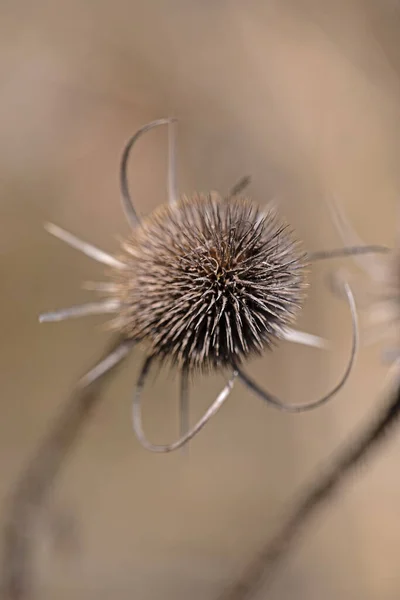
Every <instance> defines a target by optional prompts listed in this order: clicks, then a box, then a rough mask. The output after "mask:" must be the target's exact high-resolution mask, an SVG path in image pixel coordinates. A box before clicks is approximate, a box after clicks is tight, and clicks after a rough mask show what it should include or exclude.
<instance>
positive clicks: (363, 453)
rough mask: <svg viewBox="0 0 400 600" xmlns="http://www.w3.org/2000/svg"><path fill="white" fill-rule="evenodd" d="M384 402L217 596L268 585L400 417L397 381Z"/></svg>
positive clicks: (242, 599)
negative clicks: (312, 522) (312, 523)
mask: <svg viewBox="0 0 400 600" xmlns="http://www.w3.org/2000/svg"><path fill="white" fill-rule="evenodd" d="M397 385H398V388H397V390H396V391H394V392H393V394H392V397H391V398H390V400H389V401H388V403H387V406H386V407H385V408H384V409H383V410H382V411H381V413H380V414H378V415H377V416H376V417H375V419H374V420H373V422H372V423H370V424H369V425H368V426H367V427H366V428H365V429H363V430H361V431H360V432H358V433H356V434H354V436H353V438H352V439H351V441H350V443H349V444H347V445H345V447H344V448H343V449H339V452H338V453H337V456H336V460H333V462H332V465H331V466H330V467H328V468H327V470H326V471H325V472H324V473H322V474H321V475H320V476H319V477H317V479H316V480H315V481H314V482H313V483H311V484H310V485H309V486H308V488H306V490H305V493H304V494H303V498H302V499H300V501H299V503H298V505H297V507H295V509H294V510H293V511H292V514H291V515H290V516H289V517H288V519H287V520H286V522H285V523H284V524H283V526H282V527H281V528H280V531H279V532H278V533H277V535H276V536H275V537H274V538H273V539H272V540H271V541H269V542H268V543H267V544H266V545H265V547H264V548H262V549H261V551H260V552H259V553H258V554H257V555H256V557H255V558H254V559H253V560H252V561H251V562H250V563H249V565H248V566H247V568H246V569H245V570H244V572H243V573H242V574H241V576H240V577H239V578H238V580H237V581H236V582H234V584H233V585H232V586H230V587H229V588H228V589H227V590H225V592H223V593H222V595H221V596H219V600H249V599H250V598H253V596H254V595H255V594H256V592H257V591H258V590H259V589H260V588H261V586H262V587H263V591H264V590H265V588H266V587H268V586H269V585H270V584H271V582H272V579H273V577H274V576H275V575H276V574H277V571H278V569H279V568H280V567H281V566H282V565H283V563H284V561H285V560H286V559H287V558H288V556H289V554H290V552H291V551H292V550H293V549H294V547H295V542H296V541H297V540H298V538H299V536H300V534H301V533H302V532H303V530H304V529H305V527H306V525H307V524H308V522H309V520H310V518H311V517H312V516H314V515H315V514H316V513H317V511H318V510H319V509H320V508H322V507H323V505H324V503H326V502H327V501H328V500H331V499H332V497H333V496H334V494H335V493H337V492H339V491H340V489H341V485H342V484H344V483H345V481H346V478H347V477H349V476H350V475H351V474H352V472H353V470H354V468H355V467H356V466H357V465H358V464H359V462H360V461H361V460H364V459H366V458H367V457H368V456H369V454H370V453H371V452H372V451H373V450H375V449H376V447H377V446H378V444H379V443H380V442H382V441H383V439H384V437H385V435H386V434H388V433H389V432H390V431H391V430H392V429H393V428H394V426H395V425H396V424H397V422H398V419H399V418H400V384H399V382H398V381H397Z"/></svg>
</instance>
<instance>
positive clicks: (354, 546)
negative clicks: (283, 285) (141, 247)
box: [0, 0, 400, 600]
mask: <svg viewBox="0 0 400 600" xmlns="http://www.w3.org/2000/svg"><path fill="white" fill-rule="evenodd" d="M0 28H1V36H0V40H1V41H0V48H1V51H0V81H1V93H0V139H1V144H0V186H1V200H0V217H1V220H0V230H1V235H0V261H1V275H2V284H1V291H2V295H1V301H0V308H1V311H0V315H1V316H0V320H1V346H0V358H1V362H0V365H1V367H0V372H1V390H2V398H1V419H0V469H1V477H0V494H1V496H2V498H5V497H6V494H7V492H8V491H9V490H10V487H11V486H12V484H13V483H14V482H15V481H16V478H17V476H18V474H19V472H20V470H21V468H22V467H23V465H24V464H25V462H26V461H27V459H28V457H29V456H30V455H31V453H32V451H33V450H34V448H35V447H36V444H37V443H38V442H39V440H40V439H41V437H42V435H43V434H44V432H45V431H46V429H47V427H48V426H49V424H50V423H51V421H52V418H53V417H54V416H55V414H56V413H57V410H58V409H59V408H60V407H61V406H62V404H63V403H64V402H66V401H67V398H68V394H69V391H70V390H71V388H72V386H73V385H74V383H75V381H76V380H77V378H78V377H79V375H81V374H82V372H83V371H84V370H85V369H87V368H89V367H90V366H91V365H92V364H93V362H94V361H95V360H96V359H97V358H98V357H99V356H100V354H101V352H102V351H103V350H104V347H105V346H106V344H107V340H108V334H107V333H106V332H105V331H104V330H103V329H102V323H103V321H104V319H102V318H96V317H94V318H88V319H84V320H75V321H70V322H65V323H60V324H50V325H39V323H38V319H37V316H38V313H39V312H41V311H44V310H50V309H54V308H58V307H62V306H68V305H70V304H74V303H79V302H84V301H86V299H88V298H90V297H91V296H90V293H89V292H85V291H84V290H82V289H81V287H80V286H81V282H82V281H83V280H85V279H89V280H93V279H96V278H99V279H100V278H101V275H102V269H101V267H100V266H99V265H97V264H96V263H93V262H92V261H91V260H90V259H87V258H85V257H83V256H81V255H80V254H79V253H77V252H76V251H74V250H73V249H71V248H68V247H66V246H65V245H63V244H62V243H61V242H59V241H58V240H56V239H52V238H51V237H50V236H49V235H47V234H46V232H45V231H44V230H43V228H42V223H43V222H44V221H47V220H48V221H53V222H55V223H57V224H59V225H60V226H62V227H64V228H66V229H68V230H70V231H72V232H74V233H75V234H76V235H78V236H81V237H82V238H84V239H86V240H88V241H90V242H93V243H94V244H97V245H99V246H100V247H102V248H104V249H105V250H108V251H114V250H116V249H117V248H118V236H124V235H126V234H127V233H128V231H129V229H128V226H127V224H126V222H125V220H124V216H123V213H122V210H121V207H120V203H119V189H118V166H119V159H120V154H121V151H122V147H123V145H124V143H125V141H126V140H127V138H128V137H129V136H130V135H131V134H132V133H133V132H134V131H135V130H136V129H137V128H138V127H139V126H141V125H142V124H144V123H146V122H147V121H150V120H152V119H154V118H159V117H163V116H168V115H175V116H176V117H178V119H179V126H178V144H179V156H178V163H179V165H178V166H179V186H180V189H181V191H185V192H191V191H193V190H204V191H207V190H209V189H217V190H220V191H222V192H224V191H226V190H228V189H229V187H230V186H232V185H233V184H234V183H235V182H236V180H238V179H239V178H240V177H241V176H242V175H246V174H250V175H251V176H252V184H251V187H250V189H249V192H250V193H251V196H252V197H253V198H254V199H255V200H256V201H257V202H259V203H260V204H266V203H267V202H269V201H270V200H272V199H274V198H275V199H277V200H278V201H279V203H280V208H281V210H282V213H283V214H284V216H285V217H286V218H287V219H288V220H289V221H290V222H291V223H292V225H293V226H294V227H295V228H296V230H297V232H298V235H299V237H300V238H302V239H303V240H304V242H305V245H306V247H307V248H308V249H310V250H314V249H322V248H329V247H333V246H335V245H337V244H338V243H339V239H338V237H337V234H336V233H335V230H334V228H333V225H332V224H331V222H330V220H329V214H328V213H327V210H326V205H325V204H324V201H323V199H324V197H325V196H326V195H327V194H329V193H334V194H336V197H337V198H338V199H340V202H342V203H343V204H344V205H345V207H346V210H347V213H348V215H349V217H350V219H351V220H352V222H353V223H354V225H355V226H356V228H357V229H358V231H359V232H360V234H361V235H362V236H363V237H364V238H365V240H367V241H369V242H371V243H372V242H373V243H387V244H392V243H393V240H394V235H395V227H394V217H395V214H396V211H395V203H396V202H397V198H398V194H399V180H398V179H399V178H398V166H399V159H398V156H399V148H400V144H399V140H400V108H399V106H400V104H399V100H400V86H399V80H398V73H399V68H400V42H399V39H400V38H399V33H400V10H399V3H398V2H396V1H395V0H381V1H380V2H373V1H372V0H370V1H369V2H368V1H361V0H359V1H357V0H336V1H335V2H334V1H333V0H331V1H329V0H322V1H321V0H315V1H313V0H292V1H287V0H284V1H277V0H275V1H273V0H271V1H261V0H259V1H257V0H250V1H247V2H239V1H228V0H215V1H214V2H211V1H210V0H202V1H200V0H186V1H184V0H164V1H163V0H157V1H153V2H152V1H149V2H138V1H136V0H129V1H128V0H114V1H113V2H107V1H105V0H97V1H96V2H93V1H89V0H86V1H84V0H70V1H67V0H58V1H55V2H52V3H50V2H45V1H44V0H37V1H36V2H30V1H29V0H13V2H9V1H7V0H3V1H2V2H1V3H0ZM166 147H167V144H166V131H164V130H163V129H160V130H157V131H154V132H152V133H150V134H148V136H146V137H145V138H143V140H141V141H140V143H138V145H137V147H136V148H135V150H134V152H133V156H132V163H131V166H130V181H131V187H132V190H133V194H134V197H135V201H136V206H137V207H138V210H139V211H140V213H141V214H145V213H147V212H148V211H150V210H151V209H152V208H154V207H155V206H157V205H158V204H159V203H160V202H164V201H165V200H166V175H165V174H166V160H167V157H166ZM339 264H340V263H338V262H336V263H335V264H332V265H331V267H333V266H335V267H336V266H338V265H339ZM328 269H329V265H328V264H324V265H320V266H318V268H315V269H314V270H313V271H312V274H311V283H312V287H311V291H310V297H309V300H308V302H307V305H306V307H305V309H304V312H303V314H302V316H301V319H300V321H299V327H300V328H302V329H307V330H308V331H310V332H312V333H316V334H319V335H323V336H326V337H328V338H331V339H332V344H333V351H332V352H322V351H315V350H312V349H307V348H302V347H301V346H293V345H290V344H282V345H281V346H280V347H279V348H278V349H277V351H276V352H275V353H274V354H273V355H268V356H265V357H264V358H263V359H262V360H257V361H255V362H254V363H252V364H251V366H250V368H249V369H250V371H251V373H252V374H254V375H257V377H258V380H259V381H260V382H262V384H263V385H265V386H267V387H268V388H269V389H270V390H271V391H273V392H274V393H277V394H280V395H281V396H282V397H284V398H286V399H288V400H291V401H306V400H311V399H312V398H315V397H317V396H318V395H320V394H322V393H323V392H324V391H326V390H327V389H328V388H329V387H330V386H332V385H333V384H334V382H335V381H336V380H337V379H338V378H339V375H340V374H341V372H342V370H343V369H344V365H345V362H346V360H347V357H348V353H349V349H350V341H351V339H350V319H349V316H348V313H347V311H346V307H345V305H343V304H341V303H340V302H338V301H337V300H335V299H332V298H331V297H330V296H329V293H328V292H327V290H326V285H325V277H326V273H327V272H328ZM143 357H144V350H141V349H138V350H136V351H135V352H134V354H133V355H132V357H131V359H130V360H129V362H128V363H127V364H126V365H125V366H124V368H123V369H122V370H121V372H120V373H119V374H118V375H117V376H116V377H115V379H114V380H113V382H112V384H111V385H109V386H108V387H107V392H106V393H105V394H104V397H103V399H102V402H101V404H99V406H98V407H97V410H96V411H95V414H94V415H93V417H92V419H91V422H90V424H89V425H88V426H87V427H86V429H85V432H84V435H83V436H82V437H81V439H80V441H79V443H77V444H76V446H75V449H74V452H73V453H72V454H71V456H70V457H69V460H68V462H67V464H66V466H65V469H64V470H63V472H62V475H61V477H60V479H59V480H58V482H57V485H56V486H55V488H54V490H53V492H52V496H51V501H50V505H49V510H50V512H51V511H53V513H57V512H58V513H59V512H61V513H62V514H63V515H66V516H67V517H68V518H70V519H71V520H72V522H73V523H74V533H73V534H72V533H71V535H70V538H69V540H68V541H69V544H70V545H69V550H68V548H65V547H63V551H57V549H55V548H54V545H53V542H54V539H53V538H54V536H53V533H54V532H53V531H52V529H51V527H50V525H49V519H47V520H46V519H43V520H42V522H41V526H40V527H39V529H38V531H37V540H36V548H37V560H36V584H37V589H36V592H37V597H40V598H43V599H44V598H57V599H58V598H59V599H67V598H68V599H70V598H75V599H80V598H82V599H83V600H89V599H91V598H96V599H97V600H99V599H103V598H104V599H106V598H107V599H110V598H113V599H114V598H115V599H116V600H125V599H128V598H137V599H138V600H147V599H152V600H157V599H160V600H161V599H163V598H164V599H165V598H167V599H169V598H174V599H176V600H180V599H182V600H183V599H187V598H191V599H193V600H196V599H199V600H200V599H201V600H209V599H210V600H211V599H213V598H216V597H217V596H218V594H219V593H220V592H221V591H222V590H223V589H224V587H225V586H226V585H227V584H228V582H230V581H232V579H233V578H234V577H235V576H237V574H238V572H239V570H240V569H241V568H242V567H243V566H244V565H245V564H246V563H247V561H248V560H249V559H250V558H251V556H252V555H253V554H254V553H255V552H256V551H257V549H258V548H259V547H260V545H261V544H262V543H264V542H265V541H266V539H267V538H268V537H269V536H272V534H273V532H274V531H275V530H276V529H277V528H278V527H279V523H280V522H281V519H282V518H283V517H284V515H285V512H286V510H287V509H288V508H289V506H290V502H291V499H292V498H293V496H294V494H295V493H296V492H297V491H298V490H299V489H300V487H301V485H302V483H304V482H305V481H306V480H307V478H309V477H311V476H312V474H313V473H315V472H316V470H317V469H318V468H319V467H320V466H321V465H322V464H323V463H324V461H326V460H327V459H328V457H329V456H330V454H331V452H332V451H333V450H334V449H335V448H337V447H339V446H340V444H341V443H342V442H343V441H344V440H346V439H347V438H348V436H349V435H350V434H351V432H352V431H353V430H354V429H355V428H356V426H357V425H361V424H362V423H364V422H366V421H367V420H368V415H370V414H371V411H373V410H374V409H376V408H377V407H378V405H379V402H382V400H383V398H382V395H380V390H381V388H382V383H383V380H384V377H385V369H384V367H383V366H381V364H380V358H379V348H376V347H375V348H368V349H363V351H362V352H361V354H360V358H359V362H358V364H357V367H356V370H355V372H354V374H353V376H352V378H351V380H350V382H349V384H348V385H347V387H346V389H345V391H343V393H341V394H340V396H338V397H337V398H336V399H335V400H334V401H332V402H331V403H330V404H329V405H328V406H325V407H324V408H321V409H319V410H317V411H315V412H312V413H309V414H303V415H287V414H282V413H278V412H276V411H274V410H273V409H272V408H270V407H268V406H265V405H263V404H262V402H261V401H260V400H259V399H257V398H255V397H253V396H252V395H251V394H250V392H248V391H247V390H246V389H244V388H243V387H242V386H241V385H240V384H237V386H236V388H235V390H234V392H233V393H232V396H231V398H230V400H229V402H228V403H227V405H226V406H225V407H224V408H223V410H222V411H221V412H220V413H219V414H218V416H217V417H216V418H215V419H214V420H213V422H212V423H210V424H209V425H208V427H206V429H205V430H204V431H203V432H202V433H201V434H200V435H199V436H198V437H197V438H196V439H195V440H194V442H193V443H191V444H190V450H189V454H188V456H183V455H182V454H180V453H176V454H173V455H152V454H150V453H146V451H144V450H143V449H142V448H141V447H140V446H139V444H138V443H137V441H136V439H135V438H134V435H133V433H132V431H131V425H130V402H131V397H132V390H133V387H134V384H135V381H136V378H137V374H138V369H139V367H140V364H141V361H142V360H143ZM222 384H223V379H222V377H211V378H209V379H205V380H198V381H196V383H195V386H194V388H193V390H192V404H191V406H192V418H193V419H194V418H195V417H198V416H199V415H200V414H201V412H202V411H204V409H205V408H206V406H208V404H209V403H210V402H211V400H212V399H213V398H214V397H215V394H216V393H217V392H218V390H219V389H220V387H221V385H222ZM176 394H177V383H176V378H175V377H174V376H173V375H172V376H169V375H168V373H164V372H162V373H161V375H160V376H159V377H158V378H157V379H154V380H153V381H151V382H150V383H149V385H148V388H147V393H146V395H145V400H146V407H145V414H144V416H145V420H146V428H147V431H148V433H149V435H150V436H151V437H152V439H154V440H155V441H159V442H165V441H168V440H171V439H174V438H175V436H176V435H177V396H176ZM399 454H400V430H399V433H398V435H397V436H396V435H395V436H393V438H390V439H388V442H387V444H386V445H385V446H384V447H383V448H382V449H381V450H380V452H379V453H378V454H377V455H376V456H375V458H374V460H372V461H370V462H369V463H368V464H366V465H365V467H364V468H362V469H359V470H358V471H357V474H356V475H355V476H354V477H353V479H352V480H351V482H350V483H349V484H348V485H347V486H346V488H345V489H344V490H343V493H341V494H340V495H339V497H338V498H337V499H336V501H335V502H334V503H333V504H332V506H331V507H330V508H329V509H327V510H326V509H325V510H324V511H322V512H321V513H320V515H319V516H318V518H316V519H315V520H313V522H312V524H310V527H309V529H308V532H307V534H306V535H305V536H304V537H303V539H302V541H301V543H300V544H299V545H298V546H297V548H296V551H295V552H294V553H293V554H292V556H291V558H290V560H289V561H288V563H287V564H286V566H285V569H284V570H283V571H281V573H280V575H279V577H278V578H277V579H276V581H275V584H274V587H273V589H272V590H270V591H269V593H268V598H271V599H273V600H275V599H292V598H296V599H307V600H311V599H318V600H320V599H321V598H324V599H326V600H328V599H332V600H333V599H335V600H336V599H338V598H355V599H358V598H360V599H361V598H362V599H363V600H370V599H371V600H372V599H378V598H379V599H380V600H383V599H385V600H386V599H394V598H398V597H399V596H400V570H399V567H398V556H399V553H400V518H399V517H400V509H399V506H400V479H399V475H398V474H399V469H398V457H399ZM2 515H3V516H4V511H3V513H2ZM259 597H260V598H262V597H266V595H265V594H263V593H262V592H261V593H260V594H259Z"/></svg>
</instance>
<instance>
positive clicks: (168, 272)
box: [113, 193, 306, 371]
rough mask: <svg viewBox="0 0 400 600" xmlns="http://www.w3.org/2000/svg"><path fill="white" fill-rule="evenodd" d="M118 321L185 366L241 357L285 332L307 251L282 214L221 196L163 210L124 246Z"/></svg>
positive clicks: (297, 302)
mask: <svg viewBox="0 0 400 600" xmlns="http://www.w3.org/2000/svg"><path fill="white" fill-rule="evenodd" d="M124 251H125V256H124V258H123V261H124V263H125V265H126V268H125V269H123V270H119V271H118V272H116V273H115V282H116V284H117V285H116V290H117V291H116V292H115V297H116V298H117V299H118V301H119V302H120V309H119V311H118V316H117V317H116V319H115V320H114V322H113V326H114V327H115V328H117V329H118V330H120V331H121V332H122V333H123V334H124V335H126V336H127V337H129V338H134V339H135V340H138V341H139V340H145V341H147V342H149V343H150V353H151V354H153V355H155V356H158V357H159V358H160V359H162V360H165V359H169V360H170V361H172V363H174V364H176V365H178V366H179V367H180V368H182V369H188V370H202V371H206V370H209V369H217V368H220V367H226V366H232V365H235V364H240V363H241V362H242V360H243V359H244V358H247V357H249V356H250V355H254V354H260V353H261V352H262V351H263V350H264V349H265V348H266V347H267V348H268V347H271V346H272V344H273V343H274V341H276V340H277V339H278V338H282V337H283V336H282V330H283V329H284V328H285V327H286V326H288V325H289V324H291V323H292V322H293V320H294V319H295V317H296V315H297V312H298V310H299V308H300V307H301V305H302V302H303V299H304V295H305V287H306V286H305V269H304V267H305V254H304V253H301V252H300V250H299V247H298V244H297V242H296V241H295V240H294V239H293V237H292V233H291V231H289V229H288V227H287V226H285V225H283V224H282V223H281V222H279V219H278V218H277V215H276V213H275V212H269V213H268V214H267V215H264V214H263V213H261V211H260V210H259V209H258V208H257V207H256V206H255V205H254V204H253V203H252V202H250V201H249V200H246V199H243V198H238V197H235V198H230V199H222V198H221V197H220V196H219V195H218V194H215V193H213V194H209V195H207V196H205V195H194V196H193V197H191V198H186V197H183V198H181V199H180V200H179V201H178V202H177V203H176V204H174V205H172V206H168V205H165V206H162V207H160V208H159V209H157V210H155V211H154V212H153V213H152V214H151V215H150V216H149V217H148V218H147V219H145V220H144V221H143V222H142V223H141V225H140V226H139V227H138V228H137V229H136V231H135V232H134V234H133V235H132V237H131V238H130V239H129V240H128V241H127V242H126V243H125V244H124Z"/></svg>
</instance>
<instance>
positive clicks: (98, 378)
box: [1, 340, 130, 600]
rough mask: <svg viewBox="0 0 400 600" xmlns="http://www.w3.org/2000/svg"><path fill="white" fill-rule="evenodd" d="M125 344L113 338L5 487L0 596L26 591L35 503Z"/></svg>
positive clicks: (20, 598) (20, 597)
mask: <svg viewBox="0 0 400 600" xmlns="http://www.w3.org/2000/svg"><path fill="white" fill-rule="evenodd" d="M129 349H130V344H129V343H127V342H123V341H121V340H118V341H117V343H115V342H114V343H113V345H112V347H111V348H110V349H108V351H107V353H106V355H105V357H104V358H103V359H102V360H101V361H100V362H99V363H98V364H97V365H96V366H95V367H94V369H92V370H91V371H89V372H88V373H87V374H86V375H85V376H84V377H83V378H82V379H81V380H80V382H79V383H78V385H77V387H76V389H75V391H74V393H73V394H72V397H71V398H70V400H69V401H68V402H67V404H66V406H65V407H64V408H63V409H62V411H61V414H60V415H59V416H58V417H57V419H56V421H55V423H53V424H52V425H51V428H50V431H49V432H48V433H47V435H46V436H45V438H44V440H43V441H42V442H41V444H40V445H39V448H38V449H37V450H36V452H35V454H34V456H33V458H32V459H31V460H30V461H29V462H28V464H27V466H26V468H25V469H24V470H23V472H22V473H21V475H20V478H19V480H18V481H17V483H16V484H15V487H14V489H13V490H12V491H11V494H10V496H9V498H8V503H7V505H6V508H5V527H4V531H3V540H2V544H3V571H2V582H1V583H2V586H1V591H2V598H4V600H26V599H27V598H29V597H31V595H32V591H33V590H32V583H33V581H32V578H33V573H32V570H33V569H32V562H33V537H34V536H33V533H34V529H35V524H36V520H37V517H38V516H39V514H40V509H41V508H43V505H44V503H45V501H46V499H47V496H48V493H49V492H50V491H51V488H52V485H53V484H54V482H55V479H56V477H57V476H58V475H59V474H60V472H61V470H62V467H63V466H64V465H65V463H66V460H67V458H68V455H69V454H70V452H71V450H72V449H73V447H74V444H75V442H76V441H77V439H78V436H79V434H80V433H81V432H82V428H83V425H84V424H85V423H86V422H87V421H88V420H89V418H90V416H91V415H92V413H93V409H94V407H95V406H96V405H97V403H98V401H99V399H100V395H101V394H100V392H101V388H102V386H103V383H104V382H105V379H106V378H108V377H109V375H110V374H111V372H112V371H113V370H114V368H115V367H116V366H117V365H118V364H120V363H121V362H122V360H123V359H124V358H125V357H126V356H127V354H128V352H129Z"/></svg>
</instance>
